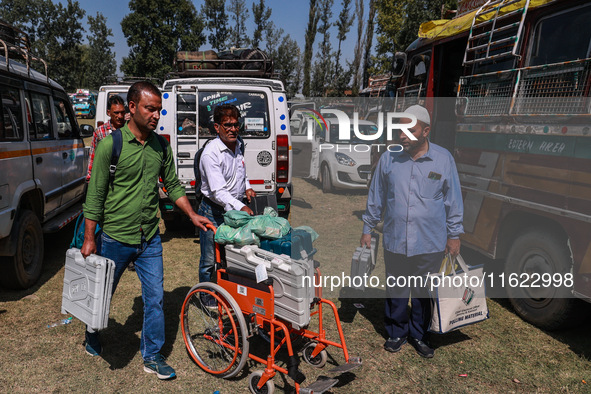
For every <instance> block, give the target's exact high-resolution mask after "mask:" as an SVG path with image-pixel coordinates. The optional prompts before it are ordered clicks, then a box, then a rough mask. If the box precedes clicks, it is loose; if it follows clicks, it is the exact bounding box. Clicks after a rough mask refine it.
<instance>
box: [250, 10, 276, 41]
mask: <svg viewBox="0 0 591 394" xmlns="http://www.w3.org/2000/svg"><path fill="white" fill-rule="evenodd" d="M271 12H272V10H271V9H270V8H269V7H266V6H265V0H259V3H258V4H257V3H252V17H253V19H254V33H253V34H252V40H250V43H251V45H252V46H253V47H255V48H258V47H259V45H260V43H261V41H262V39H263V33H264V32H265V31H266V30H267V26H268V25H269V23H270V22H269V19H270V18H271Z"/></svg>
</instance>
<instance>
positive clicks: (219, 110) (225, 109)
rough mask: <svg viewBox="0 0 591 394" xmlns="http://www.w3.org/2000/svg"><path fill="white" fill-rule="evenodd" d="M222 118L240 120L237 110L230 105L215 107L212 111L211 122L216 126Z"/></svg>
mask: <svg viewBox="0 0 591 394" xmlns="http://www.w3.org/2000/svg"><path fill="white" fill-rule="evenodd" d="M224 116H229V117H231V118H236V119H240V111H238V108H236V106H235V105H232V104H222V105H218V106H217V107H215V109H214V110H213V122H214V123H218V124H219V123H221V121H222V119H223V118H224Z"/></svg>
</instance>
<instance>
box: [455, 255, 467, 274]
mask: <svg viewBox="0 0 591 394" xmlns="http://www.w3.org/2000/svg"><path fill="white" fill-rule="evenodd" d="M456 261H457V262H458V264H459V265H460V267H461V268H462V270H463V271H464V272H468V271H470V268H468V264H466V262H465V261H464V258H463V257H462V256H461V255H459V254H458V255H457V256H456Z"/></svg>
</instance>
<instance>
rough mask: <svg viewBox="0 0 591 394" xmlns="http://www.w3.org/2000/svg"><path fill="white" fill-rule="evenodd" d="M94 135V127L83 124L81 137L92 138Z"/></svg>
mask: <svg viewBox="0 0 591 394" xmlns="http://www.w3.org/2000/svg"><path fill="white" fill-rule="evenodd" d="M93 133H94V127H93V126H92V125H89V124H83V125H82V126H80V135H81V136H82V138H87V137H92V134H93Z"/></svg>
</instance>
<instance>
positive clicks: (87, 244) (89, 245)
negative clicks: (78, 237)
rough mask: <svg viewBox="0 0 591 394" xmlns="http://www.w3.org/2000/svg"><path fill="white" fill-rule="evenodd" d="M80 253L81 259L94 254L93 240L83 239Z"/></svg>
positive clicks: (94, 243) (94, 245)
mask: <svg viewBox="0 0 591 394" xmlns="http://www.w3.org/2000/svg"><path fill="white" fill-rule="evenodd" d="M93 234H94V233H93ZM80 253H82V257H84V258H87V257H88V256H90V255H91V254H96V242H94V238H90V239H86V237H84V243H83V244H82V249H80Z"/></svg>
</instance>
